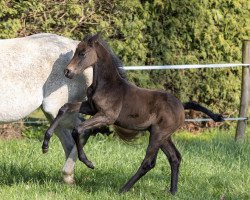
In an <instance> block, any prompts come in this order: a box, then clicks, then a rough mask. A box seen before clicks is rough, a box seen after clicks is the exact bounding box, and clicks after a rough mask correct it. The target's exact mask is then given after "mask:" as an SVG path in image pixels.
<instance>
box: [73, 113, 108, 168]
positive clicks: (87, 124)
mask: <svg viewBox="0 0 250 200" xmlns="http://www.w3.org/2000/svg"><path fill="white" fill-rule="evenodd" d="M112 122H113V121H111V120H110V119H108V118H107V117H106V116H105V115H104V114H102V113H97V114H96V115H94V116H93V117H92V118H91V119H88V120H86V121H84V122H83V123H81V124H80V125H79V126H78V127H77V128H75V129H74V130H73V132H72V137H73V139H74V140H75V143H76V147H77V152H78V158H79V160H80V161H82V162H83V163H84V164H85V165H87V167H89V168H91V169H93V168H94V165H93V164H92V162H91V161H89V160H88V158H87V156H86V154H85V152H84V151H83V145H82V143H81V142H80V135H81V134H82V135H83V138H85V137H86V136H87V132H88V131H86V130H88V129H91V128H96V127H100V126H106V125H110V124H112Z"/></svg>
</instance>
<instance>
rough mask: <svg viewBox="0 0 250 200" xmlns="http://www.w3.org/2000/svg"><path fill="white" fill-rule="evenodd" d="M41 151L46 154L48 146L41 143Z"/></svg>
mask: <svg viewBox="0 0 250 200" xmlns="http://www.w3.org/2000/svg"><path fill="white" fill-rule="evenodd" d="M42 151H43V153H47V152H48V151H49V146H48V145H46V143H45V144H44V143H43V145H42Z"/></svg>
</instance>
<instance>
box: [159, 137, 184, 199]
mask: <svg viewBox="0 0 250 200" xmlns="http://www.w3.org/2000/svg"><path fill="white" fill-rule="evenodd" d="M161 150H162V151H163V152H164V154H165V155H166V156H167V158H168V160H169V163H170V166H171V186H170V192H171V193H172V194H175V193H176V192H177V185H178V175H179V166H180V162H181V154H180V152H179V151H178V150H177V148H176V147H175V145H174V143H173V142H172V141H171V138H170V139H168V140H166V141H165V142H164V143H163V144H162V145H161Z"/></svg>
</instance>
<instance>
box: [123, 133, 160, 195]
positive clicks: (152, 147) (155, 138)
mask: <svg viewBox="0 0 250 200" xmlns="http://www.w3.org/2000/svg"><path fill="white" fill-rule="evenodd" d="M159 136H160V135H159V134H157V133H154V132H151V134H150V138H149V145H148V148H147V152H146V156H145V158H144V160H143V161H142V163H141V166H140V168H139V169H138V171H137V172H136V173H135V175H134V176H132V178H131V179H130V180H129V181H128V182H127V183H126V184H125V185H124V186H123V187H122V188H121V189H120V191H119V193H123V192H127V191H128V190H129V189H130V188H131V187H132V186H133V185H134V184H135V183H136V182H137V181H138V180H139V179H140V178H141V177H142V176H144V175H145V174H146V173H147V172H148V171H150V170H151V169H152V168H154V166H155V164H156V158H157V154H158V151H159V147H160V137H159Z"/></svg>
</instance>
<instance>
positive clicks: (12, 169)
mask: <svg viewBox="0 0 250 200" xmlns="http://www.w3.org/2000/svg"><path fill="white" fill-rule="evenodd" d="M61 177H62V176H61V174H60V172H58V173H55V172H54V171H53V173H47V172H44V171H42V169H37V170H34V169H29V167H28V166H23V165H21V166H17V165H16V164H15V163H14V162H10V163H0V185H13V184H19V183H28V182H29V183H32V182H33V183H38V184H47V183H48V182H54V183H61V182H62V178H61Z"/></svg>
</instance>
